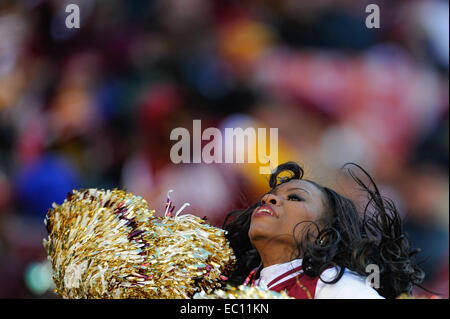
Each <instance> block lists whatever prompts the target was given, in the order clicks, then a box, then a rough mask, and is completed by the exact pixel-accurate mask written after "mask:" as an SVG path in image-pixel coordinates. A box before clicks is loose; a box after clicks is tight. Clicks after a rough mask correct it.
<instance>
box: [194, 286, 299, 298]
mask: <svg viewBox="0 0 450 319" xmlns="http://www.w3.org/2000/svg"><path fill="white" fill-rule="evenodd" d="M194 299H294V298H292V297H289V296H288V295H287V293H286V292H285V291H281V292H275V291H271V290H268V289H263V288H260V287H257V286H244V285H240V286H238V287H232V286H229V285H227V287H226V288H225V289H217V290H215V291H214V292H212V293H209V294H208V293H205V292H204V291H202V292H198V293H196V294H195V295H194Z"/></svg>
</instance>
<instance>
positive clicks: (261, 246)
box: [253, 242, 294, 268]
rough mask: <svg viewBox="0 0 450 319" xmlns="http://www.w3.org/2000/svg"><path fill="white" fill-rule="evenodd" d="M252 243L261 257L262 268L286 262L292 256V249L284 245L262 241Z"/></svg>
mask: <svg viewBox="0 0 450 319" xmlns="http://www.w3.org/2000/svg"><path fill="white" fill-rule="evenodd" d="M253 245H254V247H255V248H256V250H257V251H258V253H259V256H260V257H261V261H262V263H263V265H264V268H266V267H269V266H272V265H277V264H282V263H286V262H288V261H291V260H292V257H293V256H294V249H293V248H292V247H288V246H286V245H282V244H279V245H276V244H274V243H263V242H258V243H253Z"/></svg>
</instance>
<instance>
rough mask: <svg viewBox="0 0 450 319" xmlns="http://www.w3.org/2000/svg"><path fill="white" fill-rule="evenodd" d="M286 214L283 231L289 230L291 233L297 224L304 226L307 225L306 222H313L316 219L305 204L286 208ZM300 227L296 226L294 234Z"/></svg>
mask: <svg viewBox="0 0 450 319" xmlns="http://www.w3.org/2000/svg"><path fill="white" fill-rule="evenodd" d="M286 212H287V213H286V216H285V217H286V220H285V222H284V223H283V225H284V228H285V230H290V231H291V233H292V231H294V228H295V227H296V225H298V224H299V223H302V222H305V223H304V224H309V223H306V221H315V220H316V219H317V216H316V214H315V213H314V212H313V211H312V210H311V208H310V207H309V206H308V205H307V204H297V205H294V204H291V205H289V207H286ZM302 227H303V226H302V224H300V225H299V226H297V227H296V228H295V230H296V232H297V230H299V229H301V228H302Z"/></svg>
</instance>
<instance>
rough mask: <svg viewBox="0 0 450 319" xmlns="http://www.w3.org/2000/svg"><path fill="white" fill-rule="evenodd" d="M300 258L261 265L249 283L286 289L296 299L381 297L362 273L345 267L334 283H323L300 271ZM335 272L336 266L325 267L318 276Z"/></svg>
mask: <svg viewBox="0 0 450 319" xmlns="http://www.w3.org/2000/svg"><path fill="white" fill-rule="evenodd" d="M301 264H302V260H301V259H295V260H293V261H290V262H287V263H283V264H277V265H272V266H269V267H266V268H263V269H262V270H261V272H260V276H259V278H258V279H256V280H254V281H253V280H252V282H253V285H255V286H261V287H263V288H268V289H270V290H273V291H277V292H280V291H283V290H284V291H286V292H287V294H288V295H289V296H290V297H294V298H296V299H383V297H382V296H380V295H379V294H378V293H377V291H376V290H375V289H373V288H372V287H370V286H369V285H368V284H366V280H365V278H364V277H362V276H360V275H358V274H356V273H354V272H352V271H349V270H348V269H345V271H344V274H343V276H342V277H341V279H340V280H339V281H338V282H337V283H335V284H326V283H324V282H323V281H322V280H320V279H319V277H315V278H313V277H309V276H308V275H306V274H304V273H303V270H302V266H301ZM336 275H337V270H336V268H329V269H326V270H325V271H324V272H323V273H322V275H321V278H322V279H323V280H325V281H331V280H332V279H334V278H335V277H336Z"/></svg>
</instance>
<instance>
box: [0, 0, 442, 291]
mask: <svg viewBox="0 0 450 319" xmlns="http://www.w3.org/2000/svg"><path fill="white" fill-rule="evenodd" d="M371 2H373V1H370V2H368V1H361V0H320V1H319V0H314V1H309V0H308V1H296V0H286V1H275V0H274V1H269V0H265V1H256V0H254V1H250V0H247V1H221V0H214V1H213V0H157V1H144V0H135V1H120V0H107V1H106V0H97V1H95V0H85V1H75V0H72V1H59V0H58V1H57V0H55V1H45V0H16V1H12V0H11V1H8V0H2V1H0V297H1V298H54V297H56V296H55V295H54V294H53V293H52V284H51V279H50V277H49V267H48V264H47V263H46V262H45V259H46V256H45V252H44V250H43V247H42V244H41V242H42V238H44V237H45V236H46V232H45V227H44V224H43V218H44V216H45V213H46V211H47V209H48V208H49V207H50V206H51V204H52V202H57V203H61V202H62V201H63V200H64V198H65V196H66V194H67V192H69V191H71V190H72V189H74V188H81V187H98V188H111V189H112V188H114V187H120V188H125V189H127V190H129V191H132V192H133V193H135V194H139V195H141V196H143V197H144V198H146V199H147V200H148V201H149V202H150V203H151V206H152V207H153V208H155V209H157V210H158V211H159V212H161V211H162V209H163V204H164V201H165V196H166V192H167V190H168V189H174V190H175V192H174V193H173V200H174V203H175V204H176V205H178V206H181V205H182V204H183V203H184V202H189V203H191V207H190V208H189V209H187V211H186V212H189V213H194V214H196V215H199V216H207V218H208V220H209V221H210V222H211V223H213V224H214V225H220V224H221V223H222V221H223V218H224V216H225V214H226V213H227V212H229V211H230V210H231V209H234V208H242V207H244V206H245V205H246V204H248V203H250V202H252V200H254V199H255V198H257V196H258V195H260V194H262V192H264V191H265V190H267V177H264V176H262V175H259V174H258V171H257V166H256V165H254V164H253V165H251V164H214V165H206V164H184V165H175V164H173V163H172V162H171V161H170V157H169V152H170V148H171V146H172V145H173V144H174V142H173V141H170V140H169V135H170V132H171V130H172V129H173V128H175V127H185V128H188V129H190V128H191V127H192V120H193V119H201V120H202V127H203V128H206V127H218V128H224V127H239V126H242V127H244V126H246V125H247V126H251V127H267V128H270V127H277V128H278V130H279V163H281V162H282V161H285V160H295V161H297V162H299V163H301V164H302V165H303V166H304V168H305V171H306V175H307V177H309V178H312V179H314V180H315V181H318V182H319V183H322V184H324V185H327V186H331V187H335V188H336V189H337V190H339V191H341V192H343V193H344V194H346V195H347V196H350V197H352V198H354V199H355V200H356V201H359V200H361V198H359V197H358V191H357V189H356V188H355V185H354V184H352V183H351V182H350V180H349V179H348V177H346V176H345V174H343V173H342V170H341V169H340V168H341V166H342V165H343V164H344V163H346V162H348V161H353V162H357V163H359V164H361V165H362V166H363V167H365V168H366V169H367V170H368V171H369V172H370V173H371V174H373V176H374V177H375V180H376V181H377V182H378V183H379V186H380V187H381V189H382V192H383V194H385V195H386V196H388V197H390V198H392V199H393V200H394V201H395V202H396V203H397V205H398V206H399V207H400V210H401V212H402V214H403V216H404V218H405V229H406V231H407V232H408V234H409V237H410V239H411V241H412V243H413V246H414V247H420V248H422V250H423V252H422V253H421V254H420V255H419V256H418V258H419V259H420V260H421V261H423V264H422V266H423V268H424V270H425V271H426V283H425V286H426V287H428V288H430V289H434V290H435V291H438V292H442V293H443V294H442V296H443V297H445V298H448V285H449V283H448V251H449V249H448V243H449V240H448V215H449V205H448V202H449V198H448V186H449V184H448V154H449V153H448V152H449V149H448V147H449V134H448V130H449V127H448V101H449V91H448V89H449V87H448V85H449V82H448V80H449V76H448V74H449V73H448V72H449V29H448V20H449V4H448V1H420V0H408V1H405V0H401V1H400V0H390V1H376V2H373V3H376V4H378V5H379V7H380V9H381V28H380V29H367V28H366V27H365V24H364V21H365V18H366V16H367V13H365V6H366V5H367V4H369V3H371ZM69 3H75V4H78V5H79V6H80V9H81V28H80V29H67V28H66V27H65V24H64V22H65V17H66V15H67V13H65V11H64V9H65V6H66V5H67V4H69ZM416 294H417V295H422V294H423V292H421V291H417V292H416Z"/></svg>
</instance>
